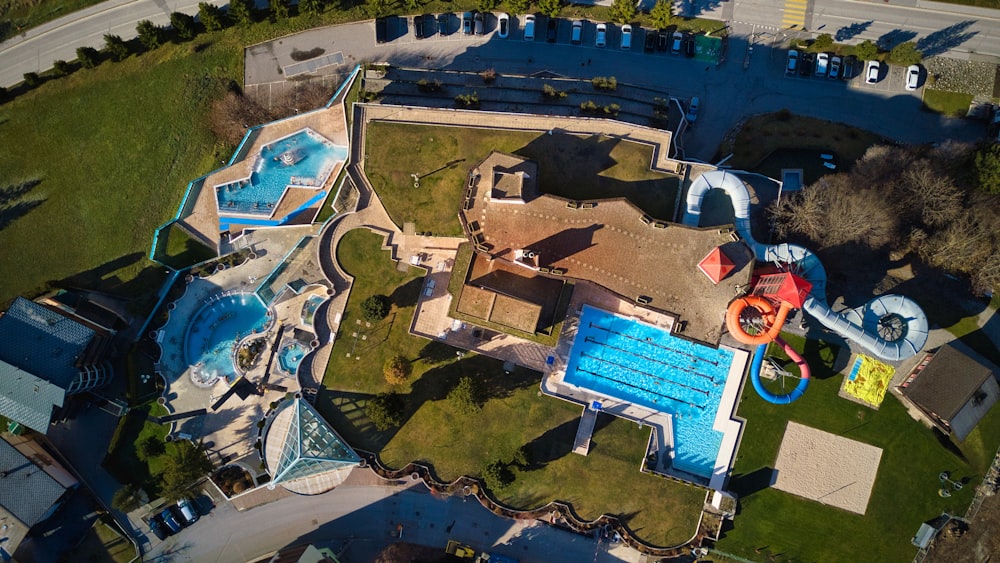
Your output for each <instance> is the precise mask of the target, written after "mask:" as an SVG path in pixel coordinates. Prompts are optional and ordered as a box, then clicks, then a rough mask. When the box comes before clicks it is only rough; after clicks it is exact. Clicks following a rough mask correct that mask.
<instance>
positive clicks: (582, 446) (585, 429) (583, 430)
mask: <svg viewBox="0 0 1000 563" xmlns="http://www.w3.org/2000/svg"><path fill="white" fill-rule="evenodd" d="M596 423H597V411H595V410H591V409H590V408H587V407H584V409H583V414H582V415H581V416H580V426H578V427H577V428H576V439H575V440H573V453H575V454H580V455H587V453H588V452H589V451H590V438H591V436H593V435H594V425H595V424H596Z"/></svg>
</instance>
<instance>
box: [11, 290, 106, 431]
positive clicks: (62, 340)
mask: <svg viewBox="0 0 1000 563" xmlns="http://www.w3.org/2000/svg"><path fill="white" fill-rule="evenodd" d="M109 341H110V339H109V338H108V336H107V334H106V333H101V332H98V331H96V330H94V329H93V328H90V327H88V326H86V325H84V324H82V323H81V322H79V321H77V320H75V319H72V318H70V317H67V316H65V315H63V314H61V313H59V312H57V311H55V310H52V309H49V308H48V307H45V306H44V305H40V304H38V303H35V302H33V301H29V300H27V299H24V298H21V297H18V298H17V299H16V300H15V301H14V303H13V305H11V307H10V309H8V310H7V312H6V313H4V314H3V315H2V316H0V415H3V416H5V417H7V418H9V419H11V420H14V421H16V422H19V423H21V424H23V425H24V426H27V427H29V428H31V429H33V430H37V431H39V432H42V433H45V432H46V430H47V429H48V426H49V422H50V420H51V418H52V413H53V409H55V408H58V407H61V406H62V405H63V404H64V401H65V397H66V395H72V394H74V393H79V392H81V391H87V390H89V389H94V388H96V387H100V386H102V385H105V384H107V383H108V382H109V381H110V380H111V376H112V372H111V367H110V366H109V365H107V364H106V363H104V362H103V357H104V355H105V353H106V351H107V346H108V343H109Z"/></svg>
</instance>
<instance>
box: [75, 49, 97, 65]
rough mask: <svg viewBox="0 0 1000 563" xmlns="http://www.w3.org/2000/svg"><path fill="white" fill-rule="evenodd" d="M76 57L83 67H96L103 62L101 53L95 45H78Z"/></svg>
mask: <svg viewBox="0 0 1000 563" xmlns="http://www.w3.org/2000/svg"><path fill="white" fill-rule="evenodd" d="M76 59H77V60H78V61H80V65H81V66H83V68H94V67H96V66H97V65H99V64H101V54H100V53H98V52H97V49H95V48H93V47H77V48H76Z"/></svg>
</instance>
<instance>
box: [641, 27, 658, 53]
mask: <svg viewBox="0 0 1000 563" xmlns="http://www.w3.org/2000/svg"><path fill="white" fill-rule="evenodd" d="M643 32H644V33H645V43H644V44H643V46H642V50H643V51H646V52H647V53H652V52H653V51H655V50H656V30H655V29H644V30H643Z"/></svg>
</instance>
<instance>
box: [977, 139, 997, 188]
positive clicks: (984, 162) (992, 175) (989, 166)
mask: <svg viewBox="0 0 1000 563" xmlns="http://www.w3.org/2000/svg"><path fill="white" fill-rule="evenodd" d="M975 163H976V185H977V186H978V187H979V189H980V190H983V191H984V192H986V193H990V194H997V195H1000V145H998V144H991V145H987V146H984V147H983V148H981V149H979V150H978V151H976V157H975Z"/></svg>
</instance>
